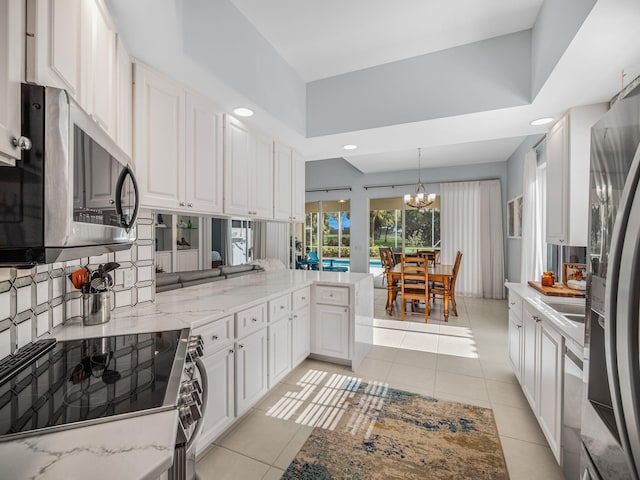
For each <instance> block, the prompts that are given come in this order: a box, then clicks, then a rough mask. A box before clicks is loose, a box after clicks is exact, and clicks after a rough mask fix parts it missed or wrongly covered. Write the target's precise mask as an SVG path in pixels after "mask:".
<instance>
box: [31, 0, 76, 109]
mask: <svg viewBox="0 0 640 480" xmlns="http://www.w3.org/2000/svg"><path fill="white" fill-rule="evenodd" d="M82 3H83V2H78V1H75V0H28V1H27V32H28V33H29V35H28V36H27V43H26V44H27V72H26V73H27V80H28V81H30V82H34V83H37V84H39V85H48V86H52V87H57V88H63V89H65V90H66V91H67V92H69V94H70V95H71V96H73V97H75V98H76V100H78V101H80V75H81V66H82V60H81V37H80V34H81V25H82V10H81V9H82V8H83V6H82Z"/></svg>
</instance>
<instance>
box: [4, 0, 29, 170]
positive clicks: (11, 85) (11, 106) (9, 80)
mask: <svg viewBox="0 0 640 480" xmlns="http://www.w3.org/2000/svg"><path fill="white" fill-rule="evenodd" d="M23 19H24V0H4V1H2V2H0V166H2V165H11V166H13V165H15V160H16V159H18V160H19V159H20V157H21V154H20V150H18V149H17V148H16V147H15V146H14V145H13V140H14V139H15V138H18V137H19V136H20V117H21V115H20V83H21V82H22V80H23V72H24V33H25V32H24V21H23Z"/></svg>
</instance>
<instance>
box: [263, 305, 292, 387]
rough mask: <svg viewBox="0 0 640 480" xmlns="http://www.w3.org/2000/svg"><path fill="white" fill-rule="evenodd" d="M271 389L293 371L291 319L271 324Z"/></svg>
mask: <svg viewBox="0 0 640 480" xmlns="http://www.w3.org/2000/svg"><path fill="white" fill-rule="evenodd" d="M268 333H269V388H273V387H274V386H276V385H277V384H278V382H279V381H280V380H282V379H283V378H284V377H285V375H286V374H287V373H289V372H290V371H291V317H290V316H286V317H283V318H281V319H280V320H278V321H276V322H275V323H270V324H269V328H268Z"/></svg>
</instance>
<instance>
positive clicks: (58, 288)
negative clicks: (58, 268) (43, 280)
mask: <svg viewBox="0 0 640 480" xmlns="http://www.w3.org/2000/svg"><path fill="white" fill-rule="evenodd" d="M51 283H52V284H53V291H52V294H51V297H52V298H58V297H61V296H62V295H63V294H64V277H62V276H61V277H57V278H52V279H51Z"/></svg>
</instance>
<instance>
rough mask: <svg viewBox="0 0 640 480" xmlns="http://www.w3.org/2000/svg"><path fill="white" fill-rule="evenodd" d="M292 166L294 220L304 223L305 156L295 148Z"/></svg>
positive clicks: (292, 212)
mask: <svg viewBox="0 0 640 480" xmlns="http://www.w3.org/2000/svg"><path fill="white" fill-rule="evenodd" d="M291 168H292V170H293V174H292V176H291V177H292V178H291V181H292V184H291V188H292V202H293V205H292V209H291V216H292V217H293V218H292V220H293V221H294V222H296V223H304V219H305V210H304V201H305V193H304V189H305V163H304V158H302V155H300V154H299V153H298V152H296V151H295V150H293V152H292V156H291Z"/></svg>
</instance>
